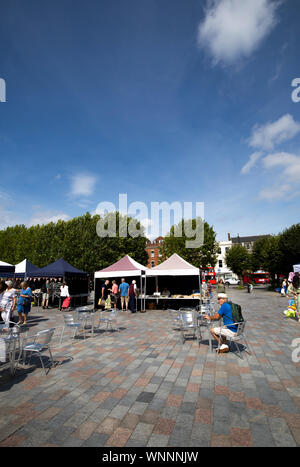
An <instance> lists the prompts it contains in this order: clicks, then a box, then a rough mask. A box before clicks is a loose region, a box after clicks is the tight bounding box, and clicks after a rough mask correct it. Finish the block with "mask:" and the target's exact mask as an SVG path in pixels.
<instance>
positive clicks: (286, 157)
mask: <svg viewBox="0 0 300 467" xmlns="http://www.w3.org/2000/svg"><path fill="white" fill-rule="evenodd" d="M263 165H264V167H265V168H266V169H272V168H273V167H280V166H282V167H283V172H282V175H283V176H284V177H286V179H287V180H289V181H290V182H298V183H299V182H300V156H296V155H295V154H289V153H287V152H278V153H276V154H269V155H268V156H266V157H265V158H264V159H263Z"/></svg>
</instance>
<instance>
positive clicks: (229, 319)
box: [204, 293, 237, 353]
mask: <svg viewBox="0 0 300 467" xmlns="http://www.w3.org/2000/svg"><path fill="white" fill-rule="evenodd" d="M227 300H228V297H227V295H226V294H224V293H219V294H218V302H219V304H220V309H219V311H218V313H217V314H215V315H213V316H208V315H204V318H205V319H208V320H212V321H218V320H220V319H221V318H223V321H224V325H225V326H227V327H226V328H223V329H222V330H221V328H220V327H217V328H212V329H211V330H210V332H211V335H212V336H213V338H214V339H216V341H217V342H218V343H219V344H221V345H220V348H218V352H219V353H226V352H228V351H229V347H228V345H226V337H234V336H235V335H236V332H237V327H236V325H235V324H233V325H232V323H234V318H233V316H232V310H231V306H230V305H229V303H227Z"/></svg>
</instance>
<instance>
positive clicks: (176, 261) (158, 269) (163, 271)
mask: <svg viewBox="0 0 300 467" xmlns="http://www.w3.org/2000/svg"><path fill="white" fill-rule="evenodd" d="M146 275H147V276H198V275H199V268H196V267H195V266H193V265H192V264H190V263H188V262H187V261H186V260H185V259H183V258H181V256H179V255H177V253H174V254H173V255H172V256H170V258H168V259H166V261H164V262H163V263H161V264H159V265H158V266H155V267H154V268H152V269H149V270H147V272H146Z"/></svg>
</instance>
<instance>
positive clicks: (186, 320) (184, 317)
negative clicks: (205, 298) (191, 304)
mask: <svg viewBox="0 0 300 467" xmlns="http://www.w3.org/2000/svg"><path fill="white" fill-rule="evenodd" d="M180 319H181V324H182V325H183V326H197V312H196V311H194V310H189V311H181V312H180Z"/></svg>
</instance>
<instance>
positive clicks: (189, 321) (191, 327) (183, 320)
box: [179, 309, 202, 345]
mask: <svg viewBox="0 0 300 467" xmlns="http://www.w3.org/2000/svg"><path fill="white" fill-rule="evenodd" d="M179 311H180V331H181V342H182V344H184V343H185V341H186V336H187V335H189V336H190V335H192V336H193V338H195V337H197V342H198V345H200V341H201V339H202V338H201V331H200V327H199V326H198V319H197V316H198V314H197V311H195V310H182V309H181V310H179Z"/></svg>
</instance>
